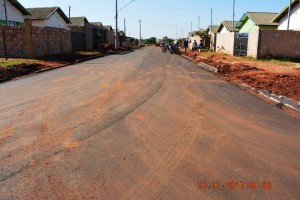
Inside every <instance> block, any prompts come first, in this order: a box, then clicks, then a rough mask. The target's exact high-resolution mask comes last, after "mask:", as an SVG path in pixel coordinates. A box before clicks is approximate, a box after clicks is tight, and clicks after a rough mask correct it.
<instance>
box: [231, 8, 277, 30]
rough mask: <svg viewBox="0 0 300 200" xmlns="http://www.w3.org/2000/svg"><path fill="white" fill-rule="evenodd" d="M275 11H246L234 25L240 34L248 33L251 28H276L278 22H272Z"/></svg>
mask: <svg viewBox="0 0 300 200" xmlns="http://www.w3.org/2000/svg"><path fill="white" fill-rule="evenodd" d="M276 15H277V13H270V12H246V13H245V14H244V15H243V17H242V18H241V19H240V21H239V22H238V23H237V25H236V26H235V27H236V28H238V29H239V33H240V34H246V35H248V33H249V31H250V30H251V29H259V30H276V29H277V27H278V23H276V22H272V19H274V17H275V16H276Z"/></svg>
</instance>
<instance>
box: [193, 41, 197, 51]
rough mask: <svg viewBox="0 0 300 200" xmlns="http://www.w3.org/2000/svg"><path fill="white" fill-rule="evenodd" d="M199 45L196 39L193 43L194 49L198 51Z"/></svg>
mask: <svg viewBox="0 0 300 200" xmlns="http://www.w3.org/2000/svg"><path fill="white" fill-rule="evenodd" d="M197 46H198V44H197V42H196V40H194V43H193V46H192V51H196V50H197Z"/></svg>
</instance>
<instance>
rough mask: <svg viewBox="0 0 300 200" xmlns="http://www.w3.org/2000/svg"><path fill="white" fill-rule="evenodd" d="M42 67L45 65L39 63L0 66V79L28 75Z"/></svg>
mask: <svg viewBox="0 0 300 200" xmlns="http://www.w3.org/2000/svg"><path fill="white" fill-rule="evenodd" d="M43 68H46V66H45V65H42V64H39V63H34V64H21V65H16V66H13V67H0V80H1V79H5V78H8V79H10V78H14V77H18V76H23V75H28V74H31V73H33V72H35V71H38V70H41V69H43Z"/></svg>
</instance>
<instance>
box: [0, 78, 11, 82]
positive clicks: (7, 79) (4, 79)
mask: <svg viewBox="0 0 300 200" xmlns="http://www.w3.org/2000/svg"><path fill="white" fill-rule="evenodd" d="M10 80H12V79H11V78H3V79H0V83H3V82H6V81H10Z"/></svg>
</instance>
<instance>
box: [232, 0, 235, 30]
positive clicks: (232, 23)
mask: <svg viewBox="0 0 300 200" xmlns="http://www.w3.org/2000/svg"><path fill="white" fill-rule="evenodd" d="M232 14H233V18H232V31H234V16H235V0H233V12H232Z"/></svg>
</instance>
